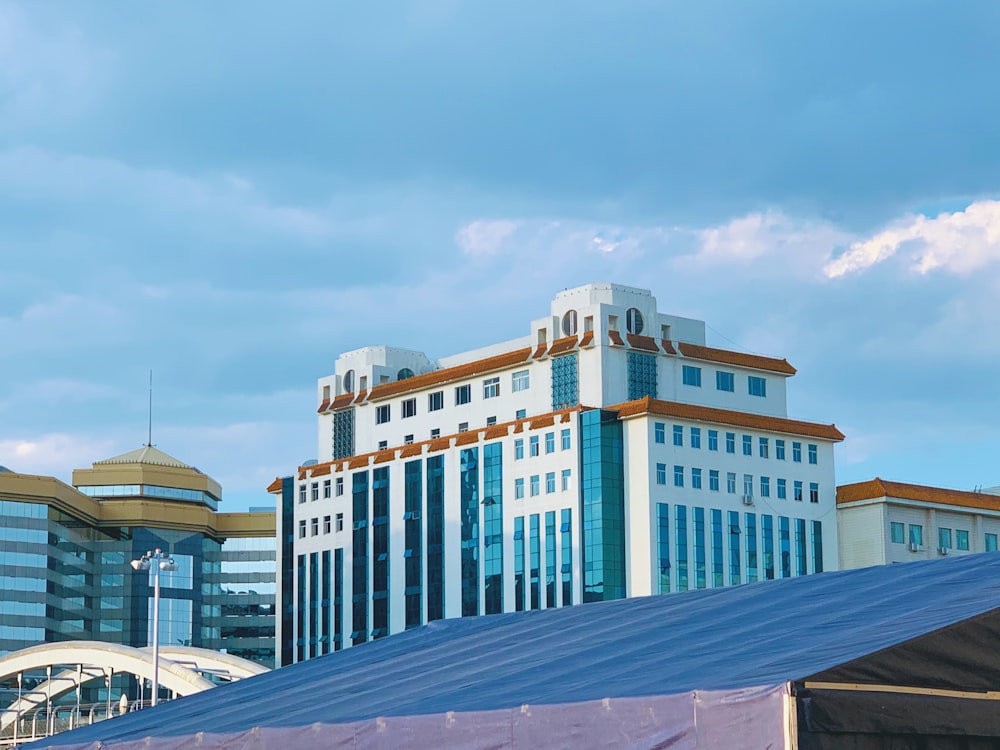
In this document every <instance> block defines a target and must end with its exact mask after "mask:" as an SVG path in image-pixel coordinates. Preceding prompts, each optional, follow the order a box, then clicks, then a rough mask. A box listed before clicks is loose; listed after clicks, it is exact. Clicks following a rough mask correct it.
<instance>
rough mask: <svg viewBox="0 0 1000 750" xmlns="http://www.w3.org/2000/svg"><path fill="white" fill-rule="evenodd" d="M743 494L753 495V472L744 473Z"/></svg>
mask: <svg viewBox="0 0 1000 750" xmlns="http://www.w3.org/2000/svg"><path fill="white" fill-rule="evenodd" d="M743 494H744V495H749V496H753V474H744V475H743Z"/></svg>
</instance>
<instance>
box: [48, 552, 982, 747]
mask: <svg viewBox="0 0 1000 750" xmlns="http://www.w3.org/2000/svg"><path fill="white" fill-rule="evenodd" d="M998 631H1000V553H987V554H982V555H971V556H962V557H951V558H945V559H941V560H936V561H928V562H915V563H908V564H905V565H893V566H885V567H875V568H865V569H861V570H852V571H842V572H836V573H825V574H820V575H812V576H804V577H799V578H792V579H786V580H781V581H768V582H762V583H755V584H749V585H744V586H738V587H733V588H721V589H710V590H703V591H695V592H687V593H682V594H671V595H664V596H655V597H644V598H637V599H625V600H620V601H614V602H606V603H598V604H587V605H582V606H574V607H567V608H563V609H552V610H543V611H533V612H519V613H511V614H504V615H492V616H486V617H475V618H465V619H460V620H459V619H456V620H446V621H440V622H434V623H431V624H429V625H427V626H425V627H421V628H418V629H415V630H411V631H409V632H406V633H402V634H399V635H394V636H391V637H389V638H385V639H382V640H379V641H375V642H372V643H369V644H365V645H363V646H359V647H355V648H350V649H346V650H344V651H340V652H337V653H333V654H329V655H327V656H323V657H319V658H316V659H312V660H309V661H306V662H303V663H301V664H297V665H294V666H290V667H286V668H283V669H280V670H276V671H274V672H271V673H268V674H264V675H261V676H259V677H252V678H249V679H245V680H242V681H240V682H237V683H234V684H231V685H226V686H222V687H219V688H215V689H213V690H210V691H207V692H205V693H202V694H199V695H194V696H190V697H187V698H183V699H179V700H176V701H173V702H170V703H166V704H163V705H161V706H159V707H157V708H155V709H149V710H145V711H141V712H137V713H134V714H129V715H126V716H123V717H121V718H116V719H112V720H110V721H106V722H103V723H100V724H97V725H94V726H92V727H88V728H84V729H80V730H76V731H73V732H69V733H66V734H62V735H56V736H54V737H51V738H49V739H48V740H45V741H43V742H40V743H36V744H37V746H39V747H60V748H65V747H78V748H84V747H88V748H93V747H97V745H95V744H93V743H94V742H95V741H97V740H100V741H101V742H102V743H103V745H101V746H104V747H118V746H119V745H118V743H124V744H122V745H121V747H131V746H133V745H132V743H135V745H134V746H135V747H139V746H140V745H139V741H140V740H142V739H143V738H150V739H149V740H148V741H147V742H145V743H143V744H142V745H141V746H142V747H144V748H161V747H162V748H166V747H171V748H173V747H182V746H185V745H186V744H187V743H188V742H189V743H190V744H192V745H194V744H195V743H196V742H197V743H200V744H199V746H200V747H213V746H218V747H280V748H282V749H283V750H286V749H287V748H288V747H293V746H294V747H311V746H317V747H318V746H326V747H334V746H338V745H337V743H339V742H341V741H343V742H344V743H345V745H344V746H351V747H353V746H359V747H389V746H399V745H401V744H407V743H409V744H410V745H412V746H431V745H434V746H442V745H450V746H453V747H469V748H472V747H537V746H547V747H563V746H565V747H580V746H608V747H612V746H634V747H653V746H658V747H692V748H693V747H710V746H713V745H712V743H711V742H710V741H707V740H706V737H708V736H709V735H710V734H711V733H713V732H715V733H716V736H719V734H718V733H719V732H723V733H729V735H728V736H729V738H730V742H729V743H727V744H726V745H724V746H727V747H732V748H735V747H740V746H743V745H741V744H740V743H741V742H744V741H746V743H747V746H758V747H762V746H764V744H766V742H773V743H774V745H775V746H776V747H777V746H781V744H782V742H781V740H782V736H781V732H782V731H784V727H785V720H784V719H783V718H782V716H781V710H782V700H783V696H784V695H785V694H786V692H787V686H788V685H789V683H798V684H802V683H803V682H804V681H806V680H820V681H832V682H863V683H866V684H881V685H885V684H894V685H906V686H927V687H933V688H941V689H950V690H980V689H985V690H990V689H992V690H996V689H1000V649H998V648H997V645H998V643H1000V641H998V640H997V633H998ZM969 638H971V639H972V640H971V641H969V640H968V639H969ZM991 639H992V640H991ZM608 699H611V700H608ZM754 722H757V724H759V725H760V726H759V727H758V728H759V732H758V730H757V729H755V728H754V727H756V726H757V724H755V723H754ZM699 723H700V726H699ZM450 730H454V731H452V732H451V733H449V731H450ZM497 732H499V733H500V734H499V735H497V734H496V733H497ZM733 732H735V733H736V734H735V735H734V734H732V733H733ZM199 733H205V736H198V735H199ZM605 735H607V737H608V738H610V739H606V738H605ZM737 735H738V738H737ZM498 737H499V739H498ZM310 738H311V739H310ZM616 738H617V739H616ZM320 740H322V741H320ZM581 740H583V744H581ZM758 740H759V741H760V742H761V743H764V744H756V743H757V742H758ZM573 742H575V743H576V744H575V745H574V744H573ZM715 746H719V745H715Z"/></svg>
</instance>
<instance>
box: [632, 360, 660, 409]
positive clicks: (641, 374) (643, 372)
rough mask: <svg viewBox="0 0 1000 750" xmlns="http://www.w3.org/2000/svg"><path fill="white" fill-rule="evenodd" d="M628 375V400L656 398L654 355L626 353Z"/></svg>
mask: <svg viewBox="0 0 1000 750" xmlns="http://www.w3.org/2000/svg"><path fill="white" fill-rule="evenodd" d="M626 370H627V375H628V399H629V401H635V400H636V399H640V398H646V397H647V396H649V397H650V398H656V355H655V354H643V353H640V352H628V354H627V356H626Z"/></svg>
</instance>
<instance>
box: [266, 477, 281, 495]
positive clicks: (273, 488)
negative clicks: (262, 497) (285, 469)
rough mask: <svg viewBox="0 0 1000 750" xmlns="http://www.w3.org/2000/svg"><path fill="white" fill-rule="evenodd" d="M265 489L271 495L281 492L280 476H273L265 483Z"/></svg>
mask: <svg viewBox="0 0 1000 750" xmlns="http://www.w3.org/2000/svg"><path fill="white" fill-rule="evenodd" d="M267 491H268V493H270V494H272V495H273V494H274V493H276V492H281V477H275V478H274V481H273V482H271V483H270V484H269V485H267Z"/></svg>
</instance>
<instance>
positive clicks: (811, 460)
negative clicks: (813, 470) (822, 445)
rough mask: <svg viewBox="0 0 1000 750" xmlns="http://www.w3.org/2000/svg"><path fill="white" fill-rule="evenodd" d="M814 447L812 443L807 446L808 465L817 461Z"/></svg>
mask: <svg viewBox="0 0 1000 750" xmlns="http://www.w3.org/2000/svg"><path fill="white" fill-rule="evenodd" d="M816 450H817V449H816V446H815V445H813V444H812V443H810V444H809V463H811V464H814V463H816V460H817V455H816Z"/></svg>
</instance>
